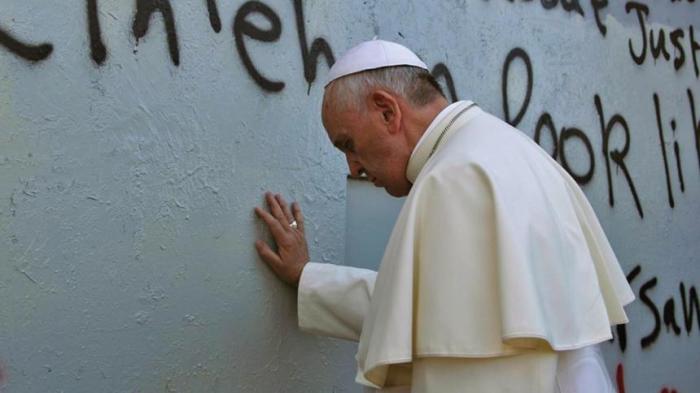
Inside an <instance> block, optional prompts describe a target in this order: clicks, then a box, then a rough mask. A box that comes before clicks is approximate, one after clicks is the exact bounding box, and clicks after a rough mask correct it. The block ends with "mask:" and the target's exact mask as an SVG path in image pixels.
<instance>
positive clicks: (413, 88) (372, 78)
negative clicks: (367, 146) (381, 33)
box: [323, 66, 445, 112]
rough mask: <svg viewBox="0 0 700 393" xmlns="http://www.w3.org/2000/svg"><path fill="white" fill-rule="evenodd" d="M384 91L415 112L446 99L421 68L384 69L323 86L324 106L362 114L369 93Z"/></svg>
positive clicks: (431, 78) (361, 73) (362, 73)
mask: <svg viewBox="0 0 700 393" xmlns="http://www.w3.org/2000/svg"><path fill="white" fill-rule="evenodd" d="M374 88H383V89H386V90H388V91H390V92H391V93H394V94H396V95H398V96H400V97H402V98H404V99H405V100H406V101H408V103H409V104H411V105H412V106H414V107H416V108H420V107H423V106H425V105H427V104H429V103H431V102H432V101H433V100H434V99H436V98H437V97H439V96H442V97H445V95H444V94H443V92H442V89H441V88H440V85H439V84H438V83H437V81H436V80H435V78H434V77H433V76H432V75H431V74H430V72H428V70H425V69H423V68H419V67H413V66H396V67H384V68H378V69H374V70H369V71H363V72H359V73H356V74H350V75H347V76H344V77H342V78H339V79H336V80H334V81H333V82H331V83H330V84H329V85H328V86H326V90H325V94H324V96H323V102H324V105H329V106H331V107H332V108H333V109H334V110H336V111H346V110H356V111H358V112H363V111H364V108H365V105H364V102H365V101H364V100H365V98H366V97H367V94H369V92H370V90H371V89H374Z"/></svg>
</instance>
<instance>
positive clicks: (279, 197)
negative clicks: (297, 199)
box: [275, 194, 294, 223]
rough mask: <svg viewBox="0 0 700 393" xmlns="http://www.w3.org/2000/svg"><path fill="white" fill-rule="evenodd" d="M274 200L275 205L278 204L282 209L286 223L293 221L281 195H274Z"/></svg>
mask: <svg viewBox="0 0 700 393" xmlns="http://www.w3.org/2000/svg"><path fill="white" fill-rule="evenodd" d="M275 199H277V203H279V205H280V207H281V208H282V213H284V216H285V217H286V218H287V222H288V223H291V222H292V221H294V216H293V215H292V212H291V211H290V210H289V206H287V202H286V201H285V200H284V198H282V195H279V194H277V195H275Z"/></svg>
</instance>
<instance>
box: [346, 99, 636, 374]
mask: <svg viewBox="0 0 700 393" xmlns="http://www.w3.org/2000/svg"><path fill="white" fill-rule="evenodd" d="M468 104H469V103H466V102H459V103H457V104H453V105H451V106H450V107H448V108H447V109H446V110H445V111H443V113H441V115H440V116H438V117H437V118H436V120H435V121H434V122H433V124H431V126H430V127H429V129H428V130H427V131H426V133H430V134H428V135H424V137H423V138H422V139H421V141H420V142H419V145H418V146H417V148H416V150H414V154H413V156H412V157H411V162H409V173H407V176H408V178H409V179H412V180H413V179H415V181H414V184H413V188H412V190H411V192H410V194H409V195H408V197H407V199H406V201H405V204H404V206H403V208H402V210H401V212H400V214H399V218H398V220H397V222H396V225H395V227H394V230H393V232H392V234H391V237H390V239H389V243H388V245H387V248H386V251H385V254H384V258H383V260H382V263H381V265H380V269H379V272H378V275H377V281H376V284H375V291H374V293H373V296H372V300H371V305H370V310H369V315H368V316H367V317H366V318H365V321H364V325H363V328H362V335H361V338H360V344H359V350H358V354H357V361H358V370H359V371H358V382H361V383H365V384H367V383H369V384H371V385H373V386H375V387H383V386H385V385H386V384H387V383H388V381H392V380H406V379H409V380H410V373H411V362H412V361H413V360H414V359H416V358H421V357H465V358H483V357H497V356H508V355H514V354H519V353H524V352H526V351H533V350H537V349H538V348H547V349H554V350H571V349H578V348H582V347H584V346H587V345H592V344H595V343H599V342H602V341H605V340H608V339H610V338H611V337H612V336H611V331H610V326H611V325H615V324H620V323H625V322H627V316H626V314H625V311H624V309H623V306H624V305H625V304H628V303H629V302H631V301H632V300H633V299H634V295H633V293H632V291H631V289H630V288H629V285H628V284H627V281H626V278H625V276H624V274H623V272H622V270H621V268H620V266H619V263H618V261H617V259H616V257H615V255H614V253H613V251H612V248H611V247H610V245H609V243H608V240H607V238H606V237H605V234H604V233H603V230H602V228H601V226H600V224H599V223H598V220H597V218H596V216H595V214H594V212H593V210H592V208H591V206H590V205H589V204H588V201H587V200H586V198H585V195H584V194H583V192H582V191H581V190H580V189H579V187H578V185H577V184H576V183H575V181H574V180H573V179H572V178H571V177H570V176H569V175H568V174H567V173H566V172H565V171H564V170H563V169H562V168H561V167H560V166H559V165H558V164H557V163H556V162H555V161H554V160H552V159H551V157H549V155H548V154H547V153H546V152H545V151H544V150H542V149H541V148H540V147H539V146H538V145H537V144H535V143H534V142H533V141H532V140H530V138H528V137H527V136H525V135H524V134H522V133H521V132H520V131H518V130H516V129H514V128H513V127H510V126H509V125H507V124H506V123H504V122H502V121H501V120H499V119H497V118H495V117H493V116H491V115H489V114H487V113H485V112H483V111H481V110H480V109H478V108H473V109H469V110H468V111H466V113H465V114H467V116H460V118H458V119H453V116H454V114H456V113H458V111H460V110H461V109H463V108H464V107H465V105H468ZM450 123H453V124H452V126H451V127H450V129H448V130H447V133H446V135H445V136H444V137H443V138H441V140H442V142H441V145H440V146H438V148H437V150H436V151H435V154H434V155H433V156H432V157H431V156H430V155H429V154H424V153H421V152H425V151H431V150H432V146H427V148H426V145H425V143H428V144H430V143H435V142H434V141H436V140H439V139H440V138H437V137H435V135H434V133H440V132H442V131H443V129H444V128H445V127H446V125H448V124H450ZM426 141H429V142H426ZM416 160H418V161H417V162H416ZM421 161H422V162H421ZM416 168H417V169H416ZM411 171H413V172H414V173H411Z"/></svg>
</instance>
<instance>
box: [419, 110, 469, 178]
mask: <svg viewBox="0 0 700 393" xmlns="http://www.w3.org/2000/svg"><path fill="white" fill-rule="evenodd" d="M474 109H477V107H476V104H474V103H473V102H471V101H457V102H455V103H452V104H450V105H449V106H447V107H446V108H445V109H443V110H442V111H441V112H440V113H438V115H437V116H435V118H434V119H433V121H432V122H431V123H430V125H429V126H428V128H427V129H426V130H425V132H424V133H423V136H421V138H420V139H419V140H418V143H416V147H415V148H414V149H413V152H412V153H411V157H410V158H409V160H408V166H407V167H406V178H407V179H408V181H410V182H411V183H415V181H416V178H418V174H419V173H420V171H421V169H423V167H424V166H425V164H426V163H427V162H428V159H429V158H430V157H431V155H432V154H433V152H434V150H435V149H436V148H437V147H438V144H439V143H440V142H442V141H443V139H445V137H447V136H448V135H447V134H448V133H449V134H451V133H452V131H453V130H454V129H456V128H458V127H455V126H454V122H455V120H457V117H458V116H459V117H461V118H464V117H465V116H460V115H462V114H463V113H466V112H472V113H473V114H474V115H475V114H476V112H477V111H475V110H474ZM479 112H480V111H479ZM469 118H471V116H469ZM460 120H461V121H460V123H461V124H463V123H465V122H466V120H467V119H460Z"/></svg>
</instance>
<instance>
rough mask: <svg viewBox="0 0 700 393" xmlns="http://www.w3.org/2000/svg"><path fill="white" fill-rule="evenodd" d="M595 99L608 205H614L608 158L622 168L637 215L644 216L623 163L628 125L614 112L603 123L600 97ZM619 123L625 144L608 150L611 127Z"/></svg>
mask: <svg viewBox="0 0 700 393" xmlns="http://www.w3.org/2000/svg"><path fill="white" fill-rule="evenodd" d="M594 101H595V107H596V110H597V111H598V118H599V119H600V131H601V133H602V134H603V143H602V148H603V157H604V158H605V169H606V171H607V175H608V198H609V202H610V206H615V196H614V195H613V186H612V178H611V175H610V159H612V160H613V161H614V162H615V163H616V164H617V165H618V167H619V168H620V169H622V173H623V174H624V175H625V178H626V179H627V184H628V185H629V187H630V191H631V192H632V197H633V198H634V203H635V205H636V206H637V211H638V212H639V216H640V217H642V218H644V211H643V210H642V204H641V203H640V202H639V197H638V196H637V190H636V189H635V188H634V183H633V182H632V177H631V176H630V174H629V171H628V170H627V165H625V161H624V159H625V156H626V155H627V152H628V151H629V148H630V130H629V126H628V125H627V121H626V120H625V118H624V117H622V116H621V115H620V114H617V113H616V114H614V115H613V116H612V117H611V118H610V121H608V122H607V124H606V123H605V114H604V113H603V104H602V102H601V100H600V97H599V96H598V95H597V94H596V95H595V97H594ZM618 124H619V125H620V127H621V128H622V131H624V133H625V145H624V147H623V148H622V150H621V151H620V150H618V149H616V150H613V151H612V152H609V147H608V142H609V141H610V135H611V133H612V130H613V128H614V127H615V125H618Z"/></svg>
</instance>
